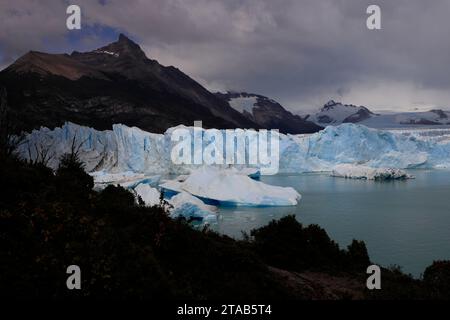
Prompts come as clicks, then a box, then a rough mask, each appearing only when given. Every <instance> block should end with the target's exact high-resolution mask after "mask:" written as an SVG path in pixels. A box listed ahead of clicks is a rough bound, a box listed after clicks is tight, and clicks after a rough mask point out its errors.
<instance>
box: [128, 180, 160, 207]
mask: <svg viewBox="0 0 450 320" xmlns="http://www.w3.org/2000/svg"><path fill="white" fill-rule="evenodd" d="M134 192H135V193H136V195H138V196H139V197H141V199H142V201H144V203H145V205H146V206H149V207H152V206H156V205H158V204H159V202H160V201H159V197H160V192H159V191H158V189H156V188H152V187H150V186H149V185H148V184H145V183H141V184H139V185H138V186H137V187H135V188H134Z"/></svg>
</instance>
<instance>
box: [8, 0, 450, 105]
mask: <svg viewBox="0 0 450 320" xmlns="http://www.w3.org/2000/svg"><path fill="white" fill-rule="evenodd" d="M69 3H70V4H78V5H80V7H81V10H82V30H81V31H68V30H67V29H66V17H67V15H66V13H65V11H66V7H67V5H68V4H69ZM369 4H377V5H379V6H380V7H381V14H382V18H381V20H382V21H381V23H382V29H381V30H368V29H367V28H366V19H367V16H368V15H367V14H366V8H367V7H368V5H369ZM449 17H450V1H449V0H433V1H423V0H387V1H380V0H370V1H366V0H320V1H318V0H286V1H283V0H278V1H274V0H241V1H238V0H221V1H219V0H147V1H144V0H128V1H123V0H102V1H94V0H90V1H75V0H73V1H63V0H35V1H33V0H1V2H0V68H1V67H4V66H6V65H8V64H10V63H11V62H13V61H14V59H16V58H18V57H19V56H20V55H22V54H24V53H26V52H27V51H29V50H41V51H51V52H69V53H70V52H71V51H73V50H79V51H86V50H92V49H95V48H97V47H99V46H102V45H104V44H106V43H109V42H111V41H113V40H115V39H116V38H117V36H118V34H119V33H120V32H123V33H125V34H127V35H128V36H130V37H131V38H132V39H134V40H135V41H136V42H138V43H139V44H140V45H141V47H142V48H143V49H144V51H145V52H146V54H147V56H148V57H149V58H152V59H156V60H158V61H159V62H160V63H162V64H164V65H174V66H176V67H178V68H179V69H181V70H182V71H184V72H185V73H187V74H188V75H190V76H191V77H193V78H194V79H196V80H198V81H200V82H201V83H202V84H203V85H205V86H206V87H208V88H209V89H212V90H222V91H223V90H239V91H247V92H254V93H259V94H263V95H267V96H269V97H271V98H274V99H276V100H278V101H279V102H281V103H282V104H283V105H284V106H285V107H287V108H288V109H290V110H292V111H295V112H297V113H306V112H310V111H311V110H314V109H317V108H319V107H320V106H322V105H323V104H324V103H326V102H327V101H328V100H329V99H334V100H339V101H343V102H345V103H353V104H357V105H366V106H368V107H369V108H371V109H373V110H375V111H377V110H395V111H397V110H413V109H415V108H419V109H421V110H423V109H430V108H435V107H439V108H444V109H450V90H449V89H450V41H449V35H450V19H449Z"/></svg>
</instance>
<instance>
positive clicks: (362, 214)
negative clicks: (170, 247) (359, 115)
mask: <svg viewBox="0 0 450 320" xmlns="http://www.w3.org/2000/svg"><path fill="white" fill-rule="evenodd" d="M410 173H411V174H413V175H414V176H415V177H416V179H412V180H406V181H390V182H374V181H365V180H351V179H343V178H333V177H330V176H328V175H327V174H303V175H295V176H266V177H262V178H261V181H263V182H265V183H268V184H272V185H279V186H291V187H293V188H295V189H296V190H298V191H299V192H300V193H301V194H302V200H301V201H300V203H299V204H298V205H297V206H296V207H278V208H273V207H272V208H242V207H235V208H221V209H220V216H219V221H218V223H217V225H213V226H212V229H214V230H217V231H219V232H221V233H224V234H228V235H230V236H232V237H235V238H239V237H241V236H242V233H241V231H249V230H251V229H253V228H257V227H260V226H263V225H266V224H267V223H268V222H269V221H270V220H272V219H279V218H281V217H282V216H284V215H287V214H295V215H296V218H297V219H298V220H299V221H300V222H302V223H304V224H312V223H314V224H318V225H320V226H321V227H323V228H324V229H325V230H326V231H327V232H328V234H329V235H330V237H331V238H332V239H334V240H335V241H337V242H338V243H339V245H340V246H341V247H345V246H347V245H348V244H349V243H350V242H351V240H352V239H358V240H364V241H365V243H366V245H367V249H368V251H369V255H370V257H371V259H372V261H374V262H375V263H379V264H381V265H384V266H389V265H394V264H396V265H399V266H401V267H402V270H403V271H405V272H407V273H411V274H413V275H414V276H416V277H419V276H420V274H421V273H423V271H424V270H425V268H426V266H428V265H430V264H431V263H432V262H433V260H437V259H450V171H444V170H414V171H410Z"/></svg>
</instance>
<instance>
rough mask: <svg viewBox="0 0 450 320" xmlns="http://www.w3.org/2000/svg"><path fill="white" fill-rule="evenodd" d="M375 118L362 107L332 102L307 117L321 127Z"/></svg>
mask: <svg viewBox="0 0 450 320" xmlns="http://www.w3.org/2000/svg"><path fill="white" fill-rule="evenodd" d="M372 116H375V114H374V113H373V112H371V111H370V110H369V109H367V108H366V107H363V106H355V105H352V104H342V103H340V102H335V101H334V100H330V101H328V102H327V103H326V104H325V105H324V106H323V107H322V109H320V111H319V112H317V113H316V114H314V115H312V116H309V117H307V119H308V120H310V121H313V122H315V123H317V124H318V125H321V126H329V125H339V124H341V123H349V122H351V123H357V122H361V121H363V120H366V119H369V118H371V117H372Z"/></svg>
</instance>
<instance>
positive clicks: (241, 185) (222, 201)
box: [161, 166, 301, 206]
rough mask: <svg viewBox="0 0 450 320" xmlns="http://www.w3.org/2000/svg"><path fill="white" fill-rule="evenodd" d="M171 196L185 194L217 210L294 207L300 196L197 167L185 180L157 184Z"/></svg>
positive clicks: (240, 176)
mask: <svg viewBox="0 0 450 320" xmlns="http://www.w3.org/2000/svg"><path fill="white" fill-rule="evenodd" d="M161 188H163V189H164V190H169V191H171V192H188V193H189V194H191V195H194V196H196V197H198V198H200V199H202V200H204V201H205V202H206V203H212V204H215V205H220V206H294V205H297V203H298V201H299V200H300V199H301V195H300V194H299V193H298V192H297V191H296V190H294V189H293V188H291V187H278V186H271V185H267V184H265V183H263V182H260V181H255V180H253V179H251V178H250V177H248V176H247V175H243V174H239V173H236V172H235V171H234V170H223V169H218V168H215V167H207V166H205V167H201V168H199V169H197V170H195V171H193V172H192V173H191V174H190V175H189V176H187V177H183V178H182V179H175V180H171V181H167V182H166V183H163V184H161Z"/></svg>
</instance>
